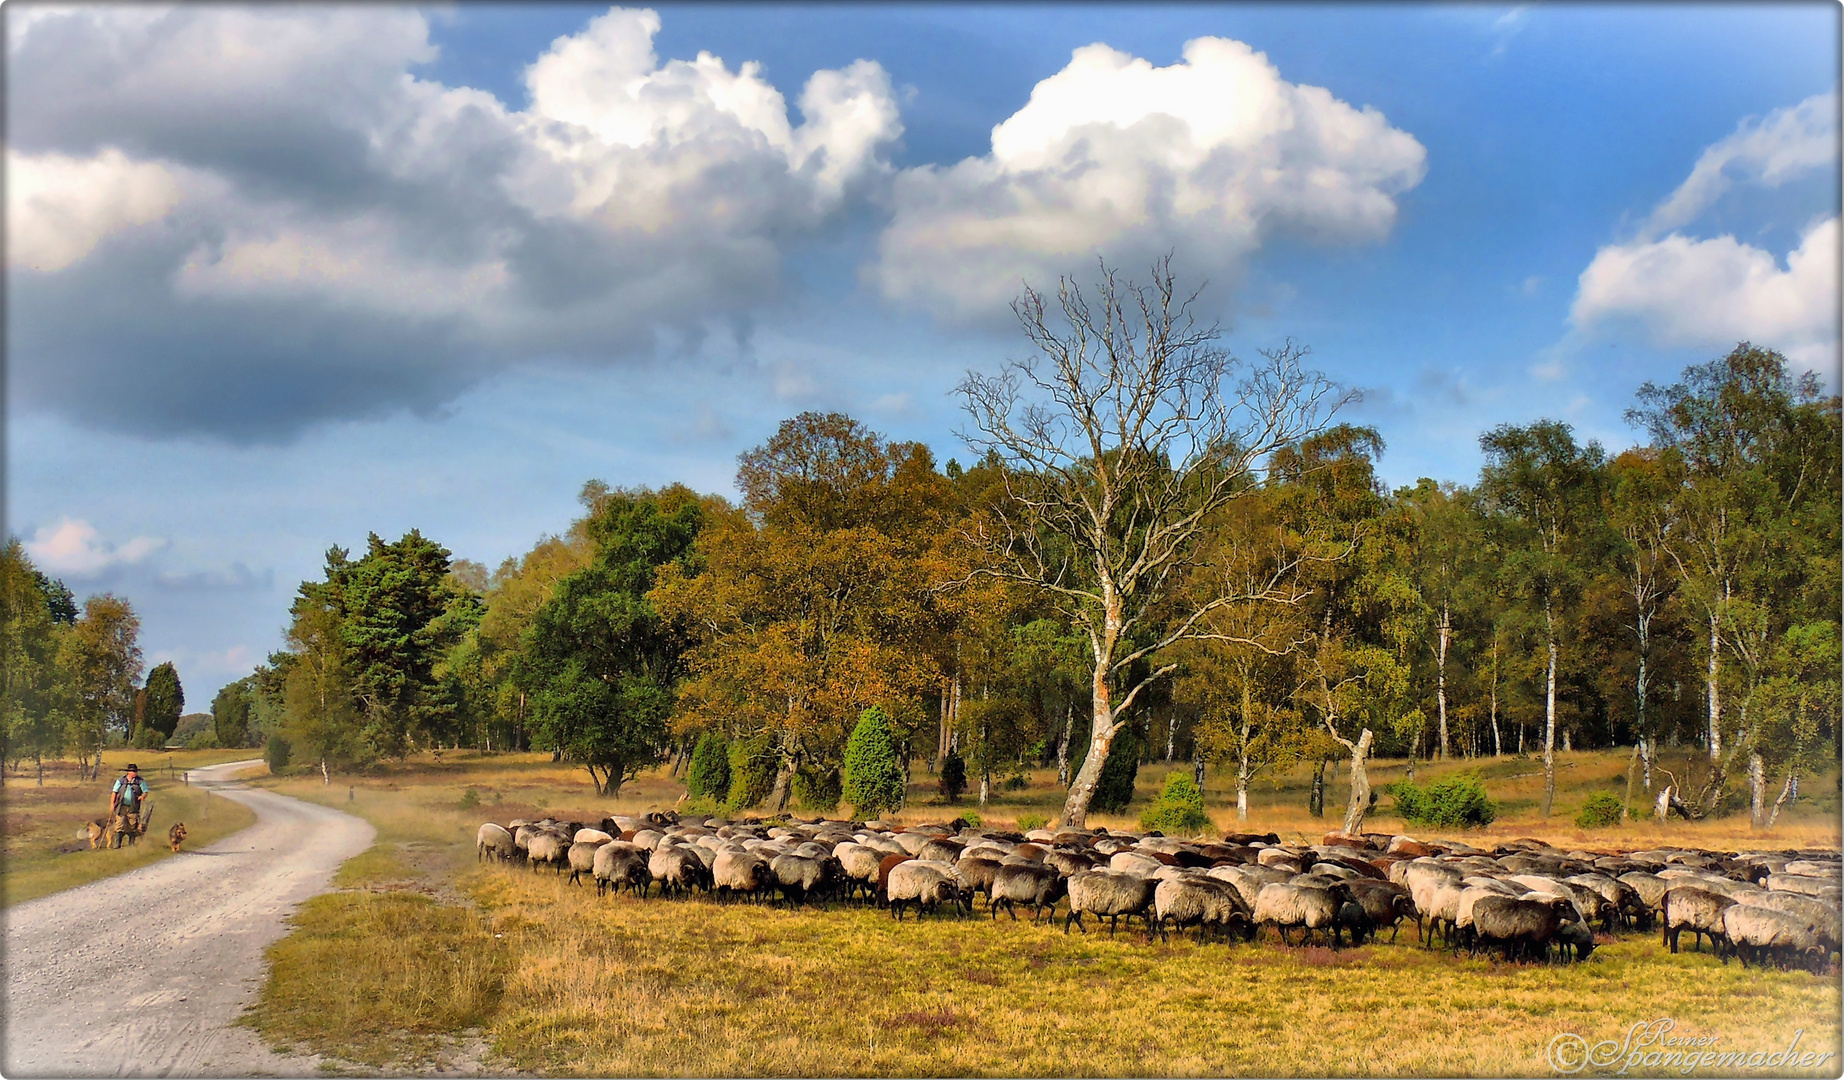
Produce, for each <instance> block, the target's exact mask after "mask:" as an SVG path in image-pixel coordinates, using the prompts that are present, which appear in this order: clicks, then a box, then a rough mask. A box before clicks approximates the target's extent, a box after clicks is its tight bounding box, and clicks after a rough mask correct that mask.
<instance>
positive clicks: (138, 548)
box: [25, 517, 166, 577]
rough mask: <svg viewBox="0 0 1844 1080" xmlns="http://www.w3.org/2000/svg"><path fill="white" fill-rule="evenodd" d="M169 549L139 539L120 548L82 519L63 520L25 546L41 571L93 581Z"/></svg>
mask: <svg viewBox="0 0 1844 1080" xmlns="http://www.w3.org/2000/svg"><path fill="white" fill-rule="evenodd" d="M165 546H166V541H165V540H162V539H160V538H158V537H153V536H137V537H134V538H133V539H131V540H126V541H123V542H122V543H120V544H114V543H110V542H109V541H107V540H104V539H103V537H102V534H101V533H100V532H98V531H97V530H96V526H94V525H91V524H90V523H89V522H87V521H84V520H83V519H81V518H68V517H67V518H62V519H60V520H59V521H58V523H57V524H56V525H52V526H48V527H47V526H41V527H40V528H39V529H38V531H37V532H36V533H34V534H33V536H32V539H30V540H27V541H26V542H25V549H26V554H28V555H30V556H32V561H33V562H35V563H37V564H38V566H39V568H40V569H41V570H44V571H45V572H47V573H51V574H72V575H76V576H79V577H92V576H94V575H96V574H100V573H102V572H103V571H105V570H109V569H111V568H113V567H117V566H127V565H133V564H135V563H138V562H140V561H141V560H143V559H145V558H147V557H148V556H149V555H151V554H153V553H154V552H156V551H158V550H160V549H161V548H163V547H165Z"/></svg>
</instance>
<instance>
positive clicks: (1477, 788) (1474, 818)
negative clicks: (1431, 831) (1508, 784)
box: [1385, 773, 1498, 828]
mask: <svg viewBox="0 0 1844 1080" xmlns="http://www.w3.org/2000/svg"><path fill="white" fill-rule="evenodd" d="M1385 790H1387V791H1388V792H1389V793H1390V794H1391V795H1394V796H1395V797H1396V812H1397V813H1399V814H1401V815H1402V817H1403V820H1405V821H1410V822H1414V823H1415V824H1418V825H1440V826H1444V827H1447V828H1477V827H1479V826H1482V825H1490V824H1491V823H1492V819H1494V818H1496V817H1497V816H1498V808H1497V807H1495V806H1493V805H1492V800H1491V799H1490V798H1488V797H1487V796H1486V793H1485V788H1484V787H1483V786H1482V785H1481V784H1480V782H1479V777H1478V776H1476V775H1474V774H1472V773H1461V774H1458V775H1455V776H1449V777H1446V778H1444V779H1441V780H1436V781H1434V782H1433V783H1431V784H1429V785H1427V786H1426V787H1423V786H1422V785H1419V784H1411V783H1409V782H1408V781H1406V780H1405V781H1401V782H1398V783H1394V784H1391V785H1389V787H1388V788H1386V789H1385Z"/></svg>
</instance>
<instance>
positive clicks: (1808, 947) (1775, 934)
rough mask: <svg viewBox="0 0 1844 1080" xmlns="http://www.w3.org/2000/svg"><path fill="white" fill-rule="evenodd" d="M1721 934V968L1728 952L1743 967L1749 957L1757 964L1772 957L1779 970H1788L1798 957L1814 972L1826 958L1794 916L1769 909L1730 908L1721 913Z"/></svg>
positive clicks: (1822, 949)
mask: <svg viewBox="0 0 1844 1080" xmlns="http://www.w3.org/2000/svg"><path fill="white" fill-rule="evenodd" d="M1722 933H1723V937H1724V938H1726V939H1727V945H1726V950H1725V953H1724V955H1723V963H1725V964H1726V963H1728V962H1729V958H1728V955H1727V953H1728V952H1733V953H1735V954H1736V955H1737V956H1740V957H1741V960H1742V966H1743V967H1747V966H1748V960H1749V958H1750V957H1752V958H1753V959H1754V962H1755V963H1757V964H1763V963H1765V961H1766V960H1767V959H1768V958H1769V957H1772V958H1773V959H1775V960H1776V961H1778V962H1779V965H1780V966H1781V967H1783V968H1784V967H1790V966H1792V963H1793V960H1794V958H1795V957H1798V958H1800V959H1803V960H1805V961H1806V965H1807V966H1808V967H1810V968H1811V969H1812V970H1813V971H1815V972H1816V971H1818V970H1819V969H1820V968H1822V967H1823V966H1824V962H1825V958H1826V956H1827V950H1826V949H1825V948H1824V947H1823V946H1821V945H1820V944H1819V943H1818V939H1817V938H1816V937H1814V936H1813V934H1812V930H1811V928H1810V927H1808V926H1805V925H1802V924H1801V921H1800V920H1799V918H1798V917H1797V916H1793V915H1789V914H1787V913H1785V912H1783V911H1775V910H1773V909H1772V908H1764V907H1754V906H1752V905H1749V904H1735V905H1732V906H1730V907H1728V908H1726V909H1724V910H1723V913H1722Z"/></svg>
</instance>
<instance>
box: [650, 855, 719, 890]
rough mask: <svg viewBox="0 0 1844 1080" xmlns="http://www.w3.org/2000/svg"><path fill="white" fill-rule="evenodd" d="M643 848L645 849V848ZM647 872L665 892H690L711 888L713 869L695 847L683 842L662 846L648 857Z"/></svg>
mask: <svg viewBox="0 0 1844 1080" xmlns="http://www.w3.org/2000/svg"><path fill="white" fill-rule="evenodd" d="M642 850H645V849H644V848H643V849H642ZM647 873H649V874H651V875H652V876H653V880H655V881H657V882H659V886H660V892H661V893H663V894H668V893H670V894H676V893H689V892H692V891H694V890H695V889H698V888H703V889H704V890H705V891H706V892H709V891H710V888H711V870H710V867H708V866H705V865H704V860H703V859H700V858H698V856H697V855H696V854H695V853H694V849H692V848H690V847H688V846H687V845H683V844H675V845H670V846H661V847H657V848H655V849H654V850H653V854H652V855H651V856H650V857H649V858H648V859H647Z"/></svg>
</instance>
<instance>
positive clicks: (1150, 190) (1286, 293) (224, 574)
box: [0, 0, 1844, 710]
mask: <svg viewBox="0 0 1844 1080" xmlns="http://www.w3.org/2000/svg"><path fill="white" fill-rule="evenodd" d="M0 10H3V13H4V14H3V17H4V25H5V33H6V46H5V47H6V58H7V65H6V72H7V73H6V80H7V81H6V91H7V94H6V110H7V112H6V137H7V146H6V240H5V245H6V275H7V276H6V286H7V288H6V305H7V307H6V316H7V318H6V405H5V416H6V437H5V453H6V460H5V480H6V487H5V498H4V507H5V514H6V520H5V528H6V531H7V533H8V534H9V535H12V536H17V537H19V538H20V539H21V540H22V541H23V542H24V544H25V546H26V550H27V551H28V553H29V554H30V555H31V556H32V558H33V559H34V560H35V562H36V563H37V564H38V565H39V566H40V567H41V568H42V569H43V570H45V571H46V572H47V573H50V574H52V575H54V576H58V577H61V578H63V579H64V580H65V581H66V582H67V583H69V584H70V586H71V587H72V588H73V590H75V591H76V593H77V594H78V596H79V597H83V596H88V595H92V594H95V593H100V592H114V593H116V594H117V595H120V596H124V597H126V598H128V599H129V600H130V602H131V603H132V604H133V605H134V607H135V609H136V611H137V612H138V613H139V615H140V617H141V620H142V635H141V641H142V646H143V649H144V651H145V654H146V657H147V661H148V663H149V665H150V666H151V665H152V664H154V663H158V662H160V661H163V660H171V661H173V662H174V664H175V665H176V667H177V668H178V670H179V672H180V677H181V679H182V681H183V682H184V685H185V686H186V688H187V707H188V709H190V710H199V709H204V708H207V707H208V706H209V703H210V700H211V697H212V695H213V694H215V693H216V691H217V689H218V688H219V687H220V686H222V685H223V684H224V683H226V682H228V681H232V680H234V679H237V678H239V677H241V676H243V675H245V674H247V673H248V672H249V671H250V670H251V669H252V667H253V666H254V665H255V664H257V663H260V662H261V661H262V660H263V658H264V657H265V656H267V655H268V653H269V652H270V651H271V650H273V649H275V648H278V647H280V646H281V644H282V639H283V632H284V629H285V624H286V622H287V610H288V605H289V602H290V600H291V598H292V596H293V595H294V592H295V589H296V588H297V586H298V585H299V583H300V582H301V581H302V580H303V579H308V578H313V577H317V576H318V574H319V570H320V568H321V566H322V564H323V559H324V553H325V551H326V550H327V549H328V548H329V547H331V546H333V545H340V546H343V547H346V548H349V549H350V548H359V549H362V548H363V546H364V544H365V540H366V535H367V534H368V533H371V532H376V533H378V534H380V535H382V536H384V537H385V538H387V539H394V538H395V537H397V536H399V535H401V534H403V533H404V532H406V531H408V530H410V529H412V528H416V529H420V530H422V532H423V533H424V534H425V535H427V536H430V537H433V538H434V539H436V540H437V541H439V542H441V543H442V544H444V545H446V546H447V547H448V548H450V549H451V550H452V551H453V552H454V554H455V555H456V557H458V558H467V559H472V560H475V561H477V562H481V563H484V564H486V565H487V566H488V567H493V566H496V565H498V564H499V563H500V561H501V560H503V559H505V558H507V557H509V556H512V557H516V556H518V555H520V554H522V553H523V552H524V551H526V550H528V549H529V548H530V547H531V546H532V545H533V544H534V543H535V542H536V541H537V540H539V539H540V538H541V537H542V536H544V535H545V534H548V533H556V532H560V531H562V530H564V529H565V528H567V527H568V525H569V523H570V521H571V520H572V519H573V518H574V517H575V516H577V514H578V513H579V512H580V507H579V505H578V503H577V501H576V497H577V494H578V492H579V491H580V490H581V488H582V485H583V483H584V482H585V481H586V480H589V479H592V478H593V479H599V480H602V481H605V482H607V483H609V484H612V485H617V486H628V485H642V484H644V485H660V484H665V483H671V482H674V481H679V482H684V483H686V484H689V485H691V486H692V487H694V488H697V489H699V490H702V491H710V492H719V493H732V492H733V491H734V488H733V483H732V482H733V477H734V474H735V468H736V458H737V455H738V454H739V453H742V452H743V451H745V450H747V449H749V448H750V447H753V446H757V445H760V444H761V443H762V442H764V441H765V440H766V439H767V438H768V437H769V436H770V435H771V434H773V432H774V430H775V428H776V426H777V425H778V424H779V423H780V422H781V421H782V420H784V419H786V418H788V417H791V416H793V415H795V414H796V413H799V412H801V411H803V410H809V409H820V410H833V409H836V410H842V411H845V412H849V413H850V414H852V415H853V416H855V417H857V418H859V419H861V420H863V421H864V422H866V423H867V424H869V425H870V426H871V427H873V428H874V429H876V430H878V431H880V432H882V433H884V434H885V435H888V436H890V437H893V438H902V439H917V440H921V441H924V442H926V443H928V444H929V445H930V446H931V447H932V448H933V450H934V452H935V454H936V456H937V459H938V460H941V461H943V462H945V461H946V460H948V459H949V458H952V457H954V456H956V455H959V456H960V457H961V458H962V460H966V458H967V457H968V456H969V455H968V451H967V449H966V447H965V444H964V443H963V442H962V441H961V440H960V438H959V437H958V435H957V432H958V431H959V430H960V428H961V419H962V413H961V410H960V404H959V399H958V397H957V395H956V393H955V386H956V385H957V383H958V382H959V381H960V379H961V378H962V377H964V375H965V374H966V372H968V371H969V370H975V371H981V372H992V371H997V370H998V369H999V368H1000V367H1001V366H1002V365H1003V364H1005V363H1006V362H1008V361H1012V360H1020V359H1025V358H1027V357H1028V353H1029V349H1028V345H1027V344H1026V343H1025V342H1024V340H1023V338H1022V336H1021V334H1020V332H1019V330H1018V328H1017V324H1016V322H1015V321H1014V319H1013V316H1012V314H1011V311H1010V304H1011V301H1012V300H1013V299H1014V298H1015V297H1016V296H1017V295H1018V294H1019V292H1020V291H1021V289H1022V288H1024V287H1025V286H1026V285H1027V284H1028V285H1030V286H1034V287H1037V288H1040V289H1042V288H1049V289H1054V288H1055V286H1056V283H1057V282H1058V281H1059V280H1061V279H1062V278H1065V277H1068V278H1070V279H1072V280H1074V281H1076V282H1078V283H1084V282H1091V281H1092V280H1093V278H1094V275H1095V272H1096V268H1097V266H1098V263H1099V261H1100V260H1105V261H1106V262H1107V263H1108V264H1109V265H1111V266H1114V267H1117V268H1119V269H1120V270H1121V271H1122V273H1123V274H1125V275H1126V276H1128V277H1130V278H1135V277H1137V278H1139V279H1141V280H1143V279H1144V275H1145V273H1146V270H1147V268H1148V267H1150V266H1151V264H1152V263H1153V261H1154V260H1155V259H1158V258H1159V257H1161V256H1163V255H1169V256H1170V257H1171V260H1172V265H1173V267H1174V270H1175V273H1176V274H1177V276H1178V278H1179V281H1180V283H1181V284H1182V285H1186V286H1188V287H1192V288H1201V290H1202V291H1201V293H1200V294H1199V299H1198V307H1197V310H1198V312H1199V313H1200V314H1201V315H1202V316H1203V317H1204V319H1205V320H1206V321H1214V322H1215V323H1217V324H1218V325H1219V326H1220V327H1221V329H1222V334H1223V336H1222V343H1223V344H1224V345H1225V346H1227V347H1228V348H1229V349H1230V350H1232V351H1233V352H1234V353H1235V354H1236V355H1238V356H1244V357H1254V356H1256V355H1257V354H1258V353H1259V351H1260V350H1263V349H1272V348H1275V347H1277V346H1279V345H1281V344H1283V343H1284V342H1287V341H1289V340H1291V341H1293V342H1296V343H1298V344H1300V345H1304V346H1306V347H1308V348H1309V349H1310V350H1311V358H1310V362H1311V363H1312V364H1314V365H1316V366H1317V367H1318V368H1320V369H1321V370H1323V371H1324V372H1326V373H1327V374H1328V375H1330V376H1331V377H1332V378H1334V379H1336V380H1338V381H1339V382H1340V383H1342V384H1344V385H1346V386H1349V387H1354V388H1358V389H1361V390H1362V391H1363V400H1362V401H1361V402H1360V403H1358V404H1357V405H1355V406H1352V407H1351V408H1350V409H1349V411H1348V412H1347V413H1346V414H1343V415H1342V416H1341V417H1340V418H1341V419H1349V420H1351V421H1353V422H1357V423H1365V424H1372V425H1374V426H1376V427H1377V428H1378V429H1379V430H1380V431H1381V432H1382V434H1383V437H1384V440H1385V442H1386V444H1387V450H1386V452H1385V453H1384V455H1383V457H1382V459H1381V461H1380V463H1379V470H1380V472H1381V474H1382V476H1383V477H1384V478H1385V479H1386V480H1387V481H1388V482H1389V483H1391V484H1396V485H1401V484H1411V483H1413V482H1414V481H1415V480H1416V479H1417V478H1418V477H1422V476H1429V477H1434V478H1436V479H1440V480H1448V481H1454V482H1458V483H1469V482H1471V481H1472V480H1473V479H1475V478H1476V476H1477V473H1478V469H1479V464H1480V455H1479V450H1478V436H1479V434H1480V433H1481V432H1483V431H1485V430H1487V429H1489V428H1491V427H1493V426H1495V425H1498V424H1506V423H1512V424H1521V423H1528V422H1530V421H1533V420H1536V419H1539V418H1554V419H1559V420H1563V421H1565V422H1567V423H1569V424H1571V425H1572V426H1573V427H1574V429H1575V431H1576V434H1577V437H1578V438H1581V439H1584V440H1585V439H1597V440H1599V441H1601V442H1602V443H1603V444H1604V445H1606V446H1607V447H1608V448H1609V449H1610V450H1614V451H1618V450H1619V449H1623V448H1624V447H1626V446H1629V445H1632V444H1633V443H1634V442H1636V441H1637V438H1638V436H1637V433H1636V432H1634V431H1633V430H1632V429H1631V428H1629V427H1628V426H1627V425H1626V424H1625V422H1624V421H1623V418H1622V413H1623V411H1624V410H1625V409H1626V408H1627V407H1629V406H1630V405H1631V404H1632V403H1633V395H1634V391H1635V390H1637V389H1638V387H1639V386H1640V385H1641V384H1643V383H1644V382H1646V381H1648V380H1650V381H1654V382H1660V383H1663V382H1669V381H1673V380H1674V379H1675V378H1676V377H1677V375H1678V374H1679V373H1680V372H1681V371H1682V369H1683V368H1684V367H1685V366H1686V365H1688V364H1692V363H1700V362H1704V361H1707V360H1710V359H1714V358H1716V357H1719V356H1721V355H1723V354H1725V353H1726V352H1728V351H1729V349H1731V348H1733V347H1734V345H1735V344H1736V343H1737V342H1738V341H1741V340H1744V339H1746V340H1750V341H1752V342H1754V343H1755V344H1757V345H1762V346H1766V347H1771V348H1775V349H1778V350H1780V351H1781V352H1782V353H1783V354H1785V355H1786V356H1787V357H1788V358H1789V360H1790V361H1791V362H1792V363H1793V364H1794V366H1795V367H1797V368H1799V369H1800V370H1807V371H1813V372H1815V373H1817V374H1818V376H1819V378H1820V379H1821V380H1823V381H1824V383H1825V384H1826V385H1827V386H1828V387H1829V388H1831V389H1832V390H1834V391H1835V390H1836V389H1837V387H1838V383H1839V288H1838V274H1839V269H1838V266H1839V240H1838V229H1839V215H1840V193H1839V185H1840V159H1839V101H1838V92H1839V76H1840V60H1839V42H1840V11H1841V10H1844V9H1841V8H1840V6H1839V5H1838V4H1836V3H1830V2H1823V3H1800V4H1779V5H1776V4H1748V5H1721V4H1691V5H1672V4H1634V5H1614V4H1596V5H1572V4H1539V5H1528V6H1516V7H1512V6H1502V7H1492V6H1487V5H1483V4H1467V5H1417V4H1400V5H1395V4H1370V3H1367V4H1360V5H1350V6H1345V5H1338V4H1331V3H1320V4H1310V5H1309V4H1238V5H1233V6H1213V5H1208V4H1184V5H1174V6H1169V7H1161V6H1153V5H1143V4H1142V5H1134V6H1132V7H1130V8H1129V7H1122V6H1114V5H1108V4H1083V5H1056V4H1007V5H996V6H981V5H974V4H952V5H925V4H918V5H900V4H876V5H859V6H845V5H810V6H787V5H773V4H752V5H746V6H726V5H720V4H694V5H687V6H675V5H659V6H656V7H652V8H611V7H604V6H594V5H563V4H558V5H538V4H522V5H518V6H501V5H493V4H466V5H459V6H450V7H393V6H385V5H376V4H374V5H364V6H337V5H309V6H304V7H288V6H281V5H262V6H238V5H235V4H210V5H193V6H186V7H178V8H165V7H157V6H152V5H139V4H137V5H133V6H120V7H112V6H108V5H101V4H85V5H81V6H69V7H59V6H52V5H40V4H32V3H27V2H18V0H16V2H14V3H10V4H7V5H5V7H4V9H0Z"/></svg>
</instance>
